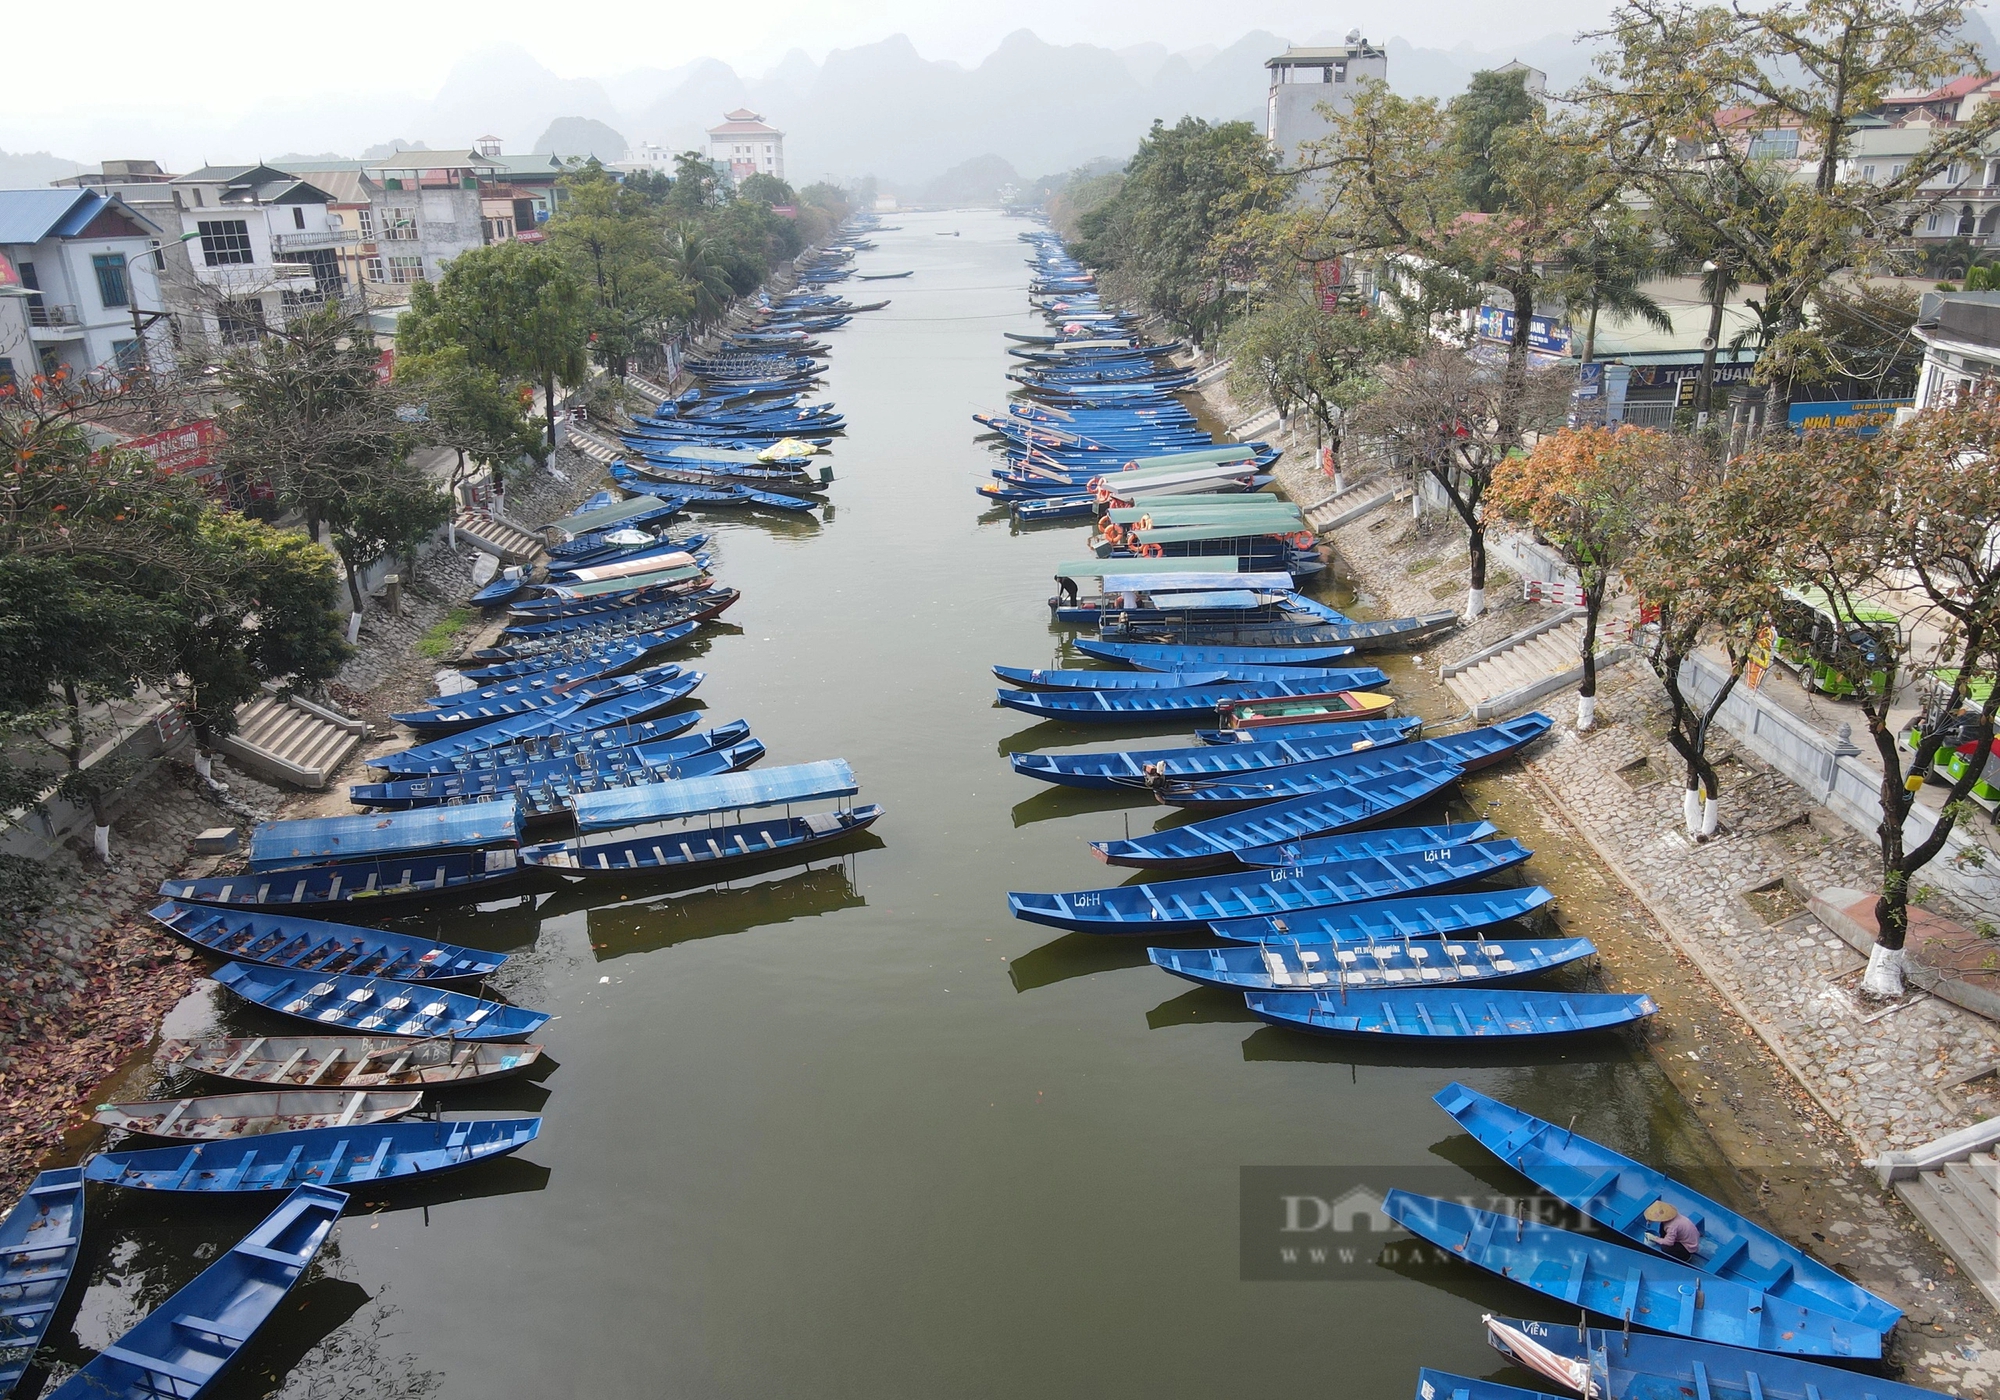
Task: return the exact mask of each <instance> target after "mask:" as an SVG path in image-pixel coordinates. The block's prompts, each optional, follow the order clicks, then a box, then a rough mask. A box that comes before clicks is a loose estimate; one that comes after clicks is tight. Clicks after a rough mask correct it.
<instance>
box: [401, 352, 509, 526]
mask: <svg viewBox="0 0 2000 1400" xmlns="http://www.w3.org/2000/svg"><path fill="white" fill-rule="evenodd" d="M393 387H394V388H395V390H396V392H397V393H398V394H399V395H400V396H401V397H402V398H403V400H404V402H406V403H408V404H410V405H411V406H413V407H414V408H416V409H417V411H418V412H419V413H421V414H422V416H423V424H424V426H423V428H422V433H423V436H424V437H426V438H428V439H429V440H430V441H431V442H433V443H435V444H437V445H438V446H439V447H449V448H451V449H452V450H453V451H454V452H455V453H457V455H458V460H457V462H456V463H455V464H454V465H453V467H452V472H451V480H450V481H449V482H448V483H447V484H446V490H447V491H450V490H454V489H455V488H456V487H457V485H458V483H459V482H461V481H463V480H464V479H465V478H466V476H467V475H468V469H469V467H470V466H471V465H472V464H473V463H481V462H483V463H486V464H488V465H490V466H491V467H492V469H493V472H494V475H495V476H503V475H504V473H505V471H506V469H507V468H508V467H509V466H510V465H512V464H513V463H514V462H516V461H518V460H519V459H521V458H522V457H526V456H531V455H533V454H534V453H535V452H536V451H538V450H539V449H540V447H541V440H540V435H539V434H538V433H537V432H536V430H535V426H534V422H533V420H532V418H531V417H530V416H529V408H530V406H531V405H532V403H533V396H532V395H531V394H530V393H528V392H527V386H526V385H525V384H522V383H519V382H510V381H508V380H504V379H502V378H501V377H500V376H499V374H497V373H495V372H494V371H493V370H491V369H488V368H486V367H485V366H483V365H475V364H473V363H472V358H471V356H470V355H469V354H468V353H467V352H466V349H465V347H464V346H462V345H447V346H444V347H443V348H441V349H437V350H431V351H426V352H423V353H419V354H411V355H404V356H402V357H400V358H399V359H398V360H397V361H396V378H395V382H394V386H393Z"/></svg>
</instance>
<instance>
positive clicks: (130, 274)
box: [0, 187, 164, 383]
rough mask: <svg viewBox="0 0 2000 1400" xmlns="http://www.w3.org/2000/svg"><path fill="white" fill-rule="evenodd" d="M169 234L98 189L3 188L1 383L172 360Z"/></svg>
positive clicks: (0, 209)
mask: <svg viewBox="0 0 2000 1400" xmlns="http://www.w3.org/2000/svg"><path fill="white" fill-rule="evenodd" d="M161 233H162V230H161V229H160V228H159V227H158V226H156V225H155V224H154V223H152V222H151V221H149V220H147V219H146V218H144V217H143V216H142V215H140V214H139V213H137V212H136V211H135V210H133V209H132V208H131V207H130V206H128V205H127V204H126V203H125V202H124V201H123V200H121V199H119V198H118V197H117V196H116V195H107V194H105V193H103V192H102V191H99V190H91V189H78V188H75V187H70V188H57V189H39V190H0V260H4V262H5V264H6V267H5V268H0V292H6V293H8V294H6V295H0V383H4V382H7V381H10V380H12V381H16V382H25V381H26V380H28V379H30V378H32V377H33V376H35V375H37V374H54V373H55V372H56V371H58V370H62V371H64V372H66V373H68V374H70V375H72V376H77V377H81V376H83V375H87V374H91V373H96V372H115V371H117V370H118V369H119V368H121V367H125V366H130V365H133V364H136V363H138V362H139V361H140V359H141V357H142V356H144V357H145V358H147V359H150V358H152V357H154V356H163V355H164V352H163V351H162V349H161V348H160V342H161V341H162V340H163V339H164V334H163V332H161V331H158V330H155V329H154V328H153V323H154V322H155V321H157V320H158V319H159V313H160V311H161V305H160V284H159V280H158V277H157V275H156V269H155V264H156V262H157V260H158V259H157V252H156V250H158V249H159V247H160V239H161ZM17 283H18V286H16V285H15V284H17Z"/></svg>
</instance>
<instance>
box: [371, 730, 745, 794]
mask: <svg viewBox="0 0 2000 1400" xmlns="http://www.w3.org/2000/svg"><path fill="white" fill-rule="evenodd" d="M705 718H707V716H706V715H705V714H704V713H703V712H702V711H700V710H682V711H680V712H679V713H677V714H671V715H663V716H661V717H660V718H659V719H649V720H641V721H640V722H639V723H637V724H613V725H606V726H605V727H604V728H602V729H586V730H584V731H583V732H582V733H580V734H549V735H544V736H542V737H540V738H535V739H523V740H521V741H520V742H519V743H513V744H501V745H499V746H497V747H495V748H490V749H474V750H473V751H472V752H471V753H463V754H455V755H453V756H451V757H449V758H440V759H437V760H435V761H433V762H432V764H431V765H430V767H429V768H428V769H427V770H425V771H426V773H427V775H428V776H433V777H443V776H449V775H451V774H454V773H457V774H468V775H470V774H479V773H487V772H492V771H494V770H496V769H500V768H530V767H533V766H534V765H535V764H538V763H550V762H554V761H556V760H558V759H569V760H583V759H585V758H587V757H588V756H592V755H602V754H606V753H610V752H613V751H615V750H618V749H629V748H631V747H632V746H633V745H635V744H648V743H658V742H663V741H665V740H668V739H673V738H675V737H677V736H679V735H682V734H685V733H686V732H687V731H688V730H690V729H692V728H694V726H695V725H697V724H699V723H701V721H702V720H703V719H705ZM739 724H741V725H743V726H744V728H745V731H746V733H747V730H748V727H749V721H748V720H732V721H730V723H728V724H726V725H722V726H720V727H721V728H722V729H724V730H726V731H729V732H731V733H734V731H735V729H736V726H737V725H739ZM369 786H372V785H371V784H367V783H358V784H355V785H354V787H369ZM353 792H354V788H350V789H349V792H348V795H349V796H350V797H352V796H353Z"/></svg>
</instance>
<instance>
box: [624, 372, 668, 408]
mask: <svg viewBox="0 0 2000 1400" xmlns="http://www.w3.org/2000/svg"><path fill="white" fill-rule="evenodd" d="M625 387H626V388H628V389H630V390H631V391H632V392H633V393H635V394H637V395H638V396H639V397H640V398H642V399H651V400H652V401H653V402H654V403H656V404H660V403H665V402H666V401H667V400H668V399H670V398H672V397H673V395H672V394H671V393H669V392H667V390H665V389H663V388H661V387H660V386H659V385H658V384H655V383H654V382H653V381H652V380H650V379H648V378H646V377H645V376H644V375H639V374H628V375H626V376H625Z"/></svg>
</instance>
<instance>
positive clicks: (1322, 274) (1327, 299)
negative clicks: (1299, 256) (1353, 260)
mask: <svg viewBox="0 0 2000 1400" xmlns="http://www.w3.org/2000/svg"><path fill="white" fill-rule="evenodd" d="M1341 281H1342V277H1341V264H1340V259H1339V258H1328V259H1327V260H1326V261H1325V262H1316V263H1314V264H1313V290H1314V291H1316V292H1317V293H1318V294H1319V309H1320V310H1322V311H1324V312H1326V313H1327V314H1328V315H1331V314H1332V313H1333V312H1335V311H1337V310H1339V309H1340V284H1341Z"/></svg>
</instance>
